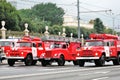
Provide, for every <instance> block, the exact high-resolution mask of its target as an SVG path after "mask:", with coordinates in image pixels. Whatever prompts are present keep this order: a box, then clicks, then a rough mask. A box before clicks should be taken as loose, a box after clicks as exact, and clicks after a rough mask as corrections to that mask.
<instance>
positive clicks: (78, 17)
mask: <svg viewBox="0 0 120 80" xmlns="http://www.w3.org/2000/svg"><path fill="white" fill-rule="evenodd" d="M79 3H80V2H79V0H77V11H78V13H77V15H78V16H77V19H78V39H80V9H79Z"/></svg>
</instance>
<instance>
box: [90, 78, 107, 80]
mask: <svg viewBox="0 0 120 80" xmlns="http://www.w3.org/2000/svg"><path fill="white" fill-rule="evenodd" d="M107 78H109V77H101V78H96V79H92V80H104V79H107Z"/></svg>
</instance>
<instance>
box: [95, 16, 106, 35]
mask: <svg viewBox="0 0 120 80" xmlns="http://www.w3.org/2000/svg"><path fill="white" fill-rule="evenodd" d="M104 29H105V27H104V25H103V22H102V21H101V20H100V19H99V18H96V19H95V21H94V30H95V33H104Z"/></svg>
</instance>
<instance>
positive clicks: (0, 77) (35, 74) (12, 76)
mask: <svg viewBox="0 0 120 80" xmlns="http://www.w3.org/2000/svg"><path fill="white" fill-rule="evenodd" d="M117 67H119V66H113V67H110V68H117ZM110 68H109V69H110ZM99 69H108V67H99V68H90V69H76V70H65V71H64V70H61V71H57V72H44V73H32V74H20V75H10V76H0V79H9V78H19V77H29V76H41V75H50V74H60V73H68V72H69V73H72V72H79V71H88V70H99Z"/></svg>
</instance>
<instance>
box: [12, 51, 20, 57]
mask: <svg viewBox="0 0 120 80" xmlns="http://www.w3.org/2000/svg"><path fill="white" fill-rule="evenodd" d="M10 56H20V53H19V52H16V51H15V52H11V53H10Z"/></svg>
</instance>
